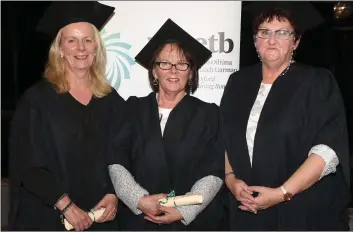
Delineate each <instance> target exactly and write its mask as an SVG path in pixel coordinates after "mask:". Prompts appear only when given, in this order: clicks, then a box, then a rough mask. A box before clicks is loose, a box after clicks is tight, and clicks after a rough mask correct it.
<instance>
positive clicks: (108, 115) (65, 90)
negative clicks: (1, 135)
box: [9, 2, 124, 230]
mask: <svg viewBox="0 0 353 232" xmlns="http://www.w3.org/2000/svg"><path fill="white" fill-rule="evenodd" d="M113 11H114V8H113V7H109V6H105V5H102V4H100V3H98V2H55V3H53V4H52V5H51V6H50V7H49V8H48V9H47V11H46V12H45V14H44V16H43V18H42V19H41V21H40V22H39V25H38V30H39V31H40V32H44V33H45V34H46V35H48V36H50V37H51V38H52V39H53V42H52V44H51V47H50V50H49V57H48V63H47V66H46V69H45V72H44V77H45V78H44V80H42V81H41V82H40V83H38V84H36V85H35V86H33V87H31V88H30V89H29V90H28V91H27V92H26V93H25V94H24V96H23V99H22V101H21V103H20V104H19V106H18V108H17V111H16V113H15V115H14V118H13V121H12V125H11V137H10V180H11V191H12V193H11V198H12V199H11V201H12V204H11V213H10V223H9V224H10V229H12V230H64V225H63V224H62V219H63V218H66V219H67V220H68V222H69V223H70V224H72V225H73V226H74V228H75V229H76V230H87V229H98V230H110V229H111V230H114V229H116V228H117V223H116V221H115V220H114V219H115V214H116V208H117V197H116V195H115V193H114V188H113V186H112V183H111V180H110V178H109V174H108V170H107V166H106V163H107V161H106V156H105V152H106V147H107V142H108V141H109V137H108V136H109V134H110V133H109V131H110V129H109V128H110V125H111V122H112V121H113V120H114V122H115V123H116V122H117V121H119V119H120V117H119V115H120V112H121V110H122V107H123V105H124V100H123V99H122V98H121V97H120V96H119V95H118V94H117V92H116V91H115V90H114V89H112V88H111V87H110V86H109V84H108V83H107V82H106V81H105V77H104V74H105V64H106V54H105V48H104V46H103V42H102V39H101V38H100V35H99V31H98V29H100V28H101V27H102V26H103V24H104V23H105V22H106V21H107V19H108V18H109V17H110V15H111V14H112V13H113ZM100 207H104V208H105V211H104V214H103V216H102V217H101V218H100V219H99V220H97V221H96V222H97V223H94V224H93V221H92V220H91V219H90V218H89V217H88V215H87V211H89V210H91V209H98V208H100Z"/></svg>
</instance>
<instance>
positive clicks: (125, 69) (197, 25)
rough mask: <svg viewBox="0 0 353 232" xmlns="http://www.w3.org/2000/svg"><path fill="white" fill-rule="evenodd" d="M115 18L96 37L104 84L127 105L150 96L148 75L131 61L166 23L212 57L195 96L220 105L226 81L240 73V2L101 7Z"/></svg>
mask: <svg viewBox="0 0 353 232" xmlns="http://www.w3.org/2000/svg"><path fill="white" fill-rule="evenodd" d="M100 2H101V3H103V4H106V5H110V6H114V7H115V14H114V16H113V17H112V18H111V20H110V21H109V22H108V23H107V24H106V26H105V27H104V29H103V30H102V31H101V35H102V37H103V39H104V42H105V45H106V48H107V54H108V64H107V79H108V80H109V81H110V83H111V85H112V86H114V88H115V89H117V90H118V92H119V94H120V95H121V96H122V97H123V98H124V99H127V98H128V97H129V96H139V97H140V96H146V95H147V94H149V93H150V92H151V91H152V90H151V88H150V86H149V83H148V77H147V70H146V69H144V68H143V67H142V66H140V65H139V64H137V63H135V61H134V57H135V56H136V55H137V53H138V52H139V51H140V50H141V49H142V48H143V47H144V46H145V44H146V43H147V42H148V40H149V38H150V37H152V36H153V35H154V34H155V33H156V32H157V30H158V29H159V28H160V27H161V26H162V24H163V23H164V22H165V21H166V20H167V19H168V18H170V19H171V20H173V21H174V22H175V23H176V24H178V25H179V26H180V27H182V28H183V29H184V30H185V31H187V32H188V33H189V34H191V35H192V36H193V37H195V38H197V39H198V40H199V41H200V42H201V43H202V44H204V45H205V46H206V47H207V48H208V49H210V50H211V51H212V53H213V55H212V57H211V58H210V60H209V61H208V62H207V63H206V64H205V65H204V66H203V67H202V68H201V69H200V72H199V74H200V75H199V76H200V82H199V84H200V87H199V89H198V90H197V91H196V92H195V94H194V96H196V97H198V98H200V99H202V100H204V101H206V102H213V103H216V104H219V102H220V99H221V97H222V94H223V89H224V86H225V84H226V82H227V80H228V77H229V75H230V74H231V73H232V72H234V71H236V70H237V69H238V68H239V46H240V21H241V2H240V1H100Z"/></svg>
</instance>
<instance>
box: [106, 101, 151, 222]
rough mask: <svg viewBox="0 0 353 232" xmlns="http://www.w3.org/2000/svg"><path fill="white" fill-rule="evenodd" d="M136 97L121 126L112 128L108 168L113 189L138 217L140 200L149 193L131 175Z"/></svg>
mask: <svg viewBox="0 0 353 232" xmlns="http://www.w3.org/2000/svg"><path fill="white" fill-rule="evenodd" d="M137 104H138V102H137V98H136V97H130V98H129V99H128V100H127V102H126V104H125V109H124V110H125V112H124V119H123V122H122V123H121V125H118V124H119V123H115V124H114V127H113V128H112V132H111V134H112V137H111V138H112V139H111V143H110V146H109V156H110V163H109V164H110V165H109V167H108V169H109V174H110V178H111V180H112V182H113V188H114V190H115V193H116V194H117V196H118V198H119V199H121V200H122V201H123V202H124V204H125V205H127V206H128V207H129V208H130V210H131V211H132V212H133V213H134V214H136V215H138V214H141V213H142V212H141V211H140V210H138V209H137V205H138V202H139V201H140V199H141V198H142V197H143V196H145V195H148V194H149V193H148V192H147V191H146V190H145V189H144V188H142V187H141V186H140V185H139V184H138V183H137V182H136V181H135V179H134V177H133V176H132V175H131V171H130V168H131V166H130V154H131V152H132V149H133V139H134V137H133V136H134V135H133V134H134V116H135V115H136V114H135V113H136V111H135V110H136V109H137V107H138V105H137Z"/></svg>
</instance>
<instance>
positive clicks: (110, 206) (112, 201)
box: [94, 194, 118, 223]
mask: <svg viewBox="0 0 353 232" xmlns="http://www.w3.org/2000/svg"><path fill="white" fill-rule="evenodd" d="M117 206H118V198H117V196H116V195H115V194H106V195H105V196H104V197H103V199H102V200H101V201H100V202H99V203H98V204H97V205H96V206H95V207H94V210H99V209H100V208H101V207H104V208H105V210H104V212H103V214H102V216H101V217H99V218H98V219H97V220H96V222H98V223H103V222H108V221H112V220H114V218H115V215H116V211H117Z"/></svg>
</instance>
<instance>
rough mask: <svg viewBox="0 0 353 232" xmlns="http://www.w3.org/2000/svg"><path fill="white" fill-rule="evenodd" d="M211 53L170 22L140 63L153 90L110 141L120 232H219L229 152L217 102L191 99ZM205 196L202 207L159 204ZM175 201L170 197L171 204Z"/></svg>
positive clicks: (135, 103) (131, 102) (135, 101)
mask: <svg viewBox="0 0 353 232" xmlns="http://www.w3.org/2000/svg"><path fill="white" fill-rule="evenodd" d="M210 57H211V52H210V51H209V50H208V49H206V48H205V47H204V46H203V45H202V44H200V43H199V42H198V41H197V40H195V39H194V38H192V37H191V36H190V35H189V34H187V33H186V32H185V31H184V30H183V29H182V28H180V27H179V26H178V25H176V24H175V23H174V22H173V21H172V20H170V19H168V20H167V21H166V22H165V23H164V24H163V26H162V27H161V28H160V29H159V31H158V32H157V33H156V34H155V35H154V36H153V37H152V39H151V40H150V41H149V42H148V43H147V45H146V46H145V47H144V48H143V49H142V51H141V52H140V53H139V54H138V55H137V56H136V60H137V61H138V62H139V63H140V64H141V65H142V66H143V67H145V68H146V69H148V75H149V80H150V84H151V87H152V89H153V92H152V93H150V94H149V95H148V96H146V97H141V98H137V97H130V98H129V99H128V100H127V106H126V107H127V112H128V114H127V116H126V122H124V125H125V127H124V128H123V129H122V131H123V133H121V134H120V135H119V136H117V137H116V138H114V140H113V141H112V147H111V149H112V154H113V159H114V160H113V161H112V164H111V165H110V166H109V170H110V176H111V178H112V181H113V185H114V188H115V191H116V193H117V195H118V197H119V199H120V200H121V201H122V202H123V203H124V204H121V205H119V209H118V215H117V217H118V220H119V226H120V229H121V230H217V228H218V226H219V224H220V220H221V216H222V214H221V203H220V200H221V197H220V191H219V190H220V188H221V186H222V184H223V181H222V178H223V176H224V148H222V146H221V145H220V143H219V142H220V140H219V139H220V137H219V136H220V124H219V122H220V118H219V114H218V107H217V105H215V104H210V103H205V102H203V101H201V100H199V99H197V98H195V97H192V96H190V92H191V93H193V92H194V91H195V90H196V89H197V86H198V69H199V68H200V67H201V66H202V65H203V64H204V63H205V62H206V61H207V60H208V59H209V58H210ZM171 191H174V192H175V195H184V194H192V193H194V194H196V193H197V194H201V195H202V197H203V203H202V204H201V205H188V206H176V207H170V208H168V207H165V206H160V205H158V200H159V199H161V198H163V197H165V196H166V194H168V193H170V192H171ZM170 200H173V198H170Z"/></svg>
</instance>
